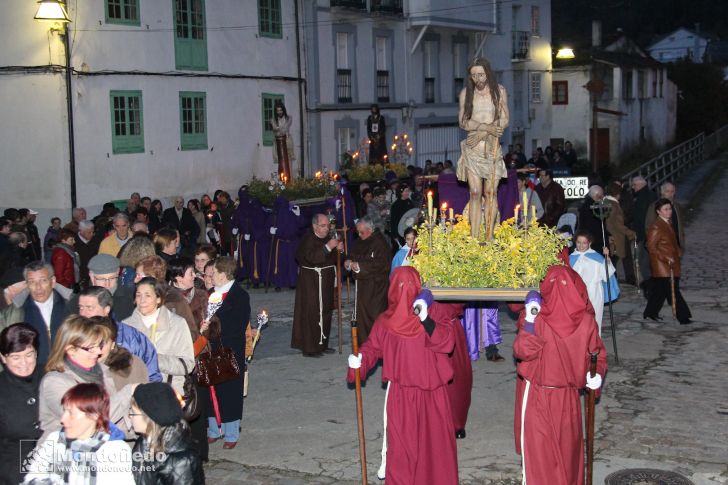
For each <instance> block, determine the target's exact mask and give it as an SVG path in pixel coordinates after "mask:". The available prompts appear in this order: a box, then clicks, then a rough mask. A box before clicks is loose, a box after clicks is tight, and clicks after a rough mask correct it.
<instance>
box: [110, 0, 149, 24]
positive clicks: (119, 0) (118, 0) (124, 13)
mask: <svg viewBox="0 0 728 485" xmlns="http://www.w3.org/2000/svg"><path fill="white" fill-rule="evenodd" d="M139 1H140V0H104V3H105V5H104V7H105V15H106V23H107V24H121V25H141V19H140V15H139Z"/></svg>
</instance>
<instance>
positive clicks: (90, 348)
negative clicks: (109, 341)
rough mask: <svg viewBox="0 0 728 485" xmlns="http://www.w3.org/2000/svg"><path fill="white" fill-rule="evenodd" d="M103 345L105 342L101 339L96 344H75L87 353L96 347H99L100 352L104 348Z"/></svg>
mask: <svg viewBox="0 0 728 485" xmlns="http://www.w3.org/2000/svg"><path fill="white" fill-rule="evenodd" d="M105 345H106V342H104V341H103V340H102V341H101V342H99V343H97V344H96V345H90V346H88V347H84V346H82V345H76V347H78V348H79V349H83V350H85V351H86V352H88V353H93V351H94V349H95V348H98V349H99V352H101V351H102V350H104V346H105Z"/></svg>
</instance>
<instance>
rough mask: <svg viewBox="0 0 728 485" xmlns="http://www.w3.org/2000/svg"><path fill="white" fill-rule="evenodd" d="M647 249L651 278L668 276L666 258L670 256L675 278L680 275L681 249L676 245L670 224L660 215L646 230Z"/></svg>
mask: <svg viewBox="0 0 728 485" xmlns="http://www.w3.org/2000/svg"><path fill="white" fill-rule="evenodd" d="M647 251H648V252H649V253H650V269H651V270H652V277H653V278H669V277H670V263H669V261H668V258H672V272H673V275H674V276H675V277H676V278H678V277H679V276H680V256H682V250H681V249H680V247H679V246H678V245H677V239H676V238H675V231H673V230H672V226H671V225H670V223H669V222H665V220H664V219H662V218H661V217H658V218H657V220H656V221H655V223H654V224H652V225H651V226H650V227H649V229H648V230H647Z"/></svg>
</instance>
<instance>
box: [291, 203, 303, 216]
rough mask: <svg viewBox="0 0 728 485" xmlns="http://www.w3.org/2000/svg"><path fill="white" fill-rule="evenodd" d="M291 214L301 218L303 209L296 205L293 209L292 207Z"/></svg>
mask: <svg viewBox="0 0 728 485" xmlns="http://www.w3.org/2000/svg"><path fill="white" fill-rule="evenodd" d="M291 212H293V213H294V214H296V215H297V216H300V215H301V208H300V207H298V206H297V205H294V206H293V207H291Z"/></svg>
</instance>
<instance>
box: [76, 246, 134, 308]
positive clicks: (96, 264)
mask: <svg viewBox="0 0 728 485" xmlns="http://www.w3.org/2000/svg"><path fill="white" fill-rule="evenodd" d="M88 273H89V281H90V282H91V286H100V287H102V288H106V289H107V290H109V293H111V294H112V296H113V298H112V300H113V305H112V308H113V313H112V316H113V318H114V319H115V320H118V321H123V320H125V319H127V318H129V316H131V314H132V312H133V311H134V289H133V288H127V287H124V286H119V260H118V259H117V258H115V257H113V256H109V255H108V254H97V255H96V256H94V257H93V258H91V260H90V261H89V262H88ZM78 305H79V303H78V295H74V296H73V297H72V298H71V299H70V300H69V301H68V304H67V305H66V306H67V313H68V314H71V313H78V312H79V308H78Z"/></svg>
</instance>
